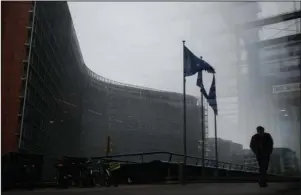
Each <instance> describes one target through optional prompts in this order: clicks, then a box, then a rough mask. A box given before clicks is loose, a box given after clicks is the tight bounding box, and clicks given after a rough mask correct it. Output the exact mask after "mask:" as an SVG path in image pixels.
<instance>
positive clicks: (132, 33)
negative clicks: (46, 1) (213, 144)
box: [68, 2, 292, 147]
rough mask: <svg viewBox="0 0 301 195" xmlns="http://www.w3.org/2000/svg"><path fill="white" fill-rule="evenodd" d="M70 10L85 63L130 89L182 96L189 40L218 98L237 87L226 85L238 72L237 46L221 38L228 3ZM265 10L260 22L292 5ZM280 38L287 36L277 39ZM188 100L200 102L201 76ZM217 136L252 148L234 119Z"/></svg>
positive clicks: (97, 5)
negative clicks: (212, 69) (206, 64)
mask: <svg viewBox="0 0 301 195" xmlns="http://www.w3.org/2000/svg"><path fill="white" fill-rule="evenodd" d="M68 4H69V7H70V10H71V14H72V18H73V23H74V26H75V29H76V32H77V36H78V39H79V43H80V47H81V50H82V53H83V56H84V60H85V63H86V65H87V66H88V67H89V68H90V69H91V70H93V71H94V72H96V73H97V74H99V75H101V76H104V77H106V78H109V79H112V80H116V81H119V82H124V83H128V84H134V85H139V86H145V87H150V88H155V89H162V90H167V91H174V92H179V93H182V89H183V88H182V87H183V85H182V67H183V48H182V40H186V46H187V47H188V48H189V49H190V50H191V51H192V52H193V53H194V54H196V55H198V56H203V59H205V60H206V61H207V62H209V63H210V64H211V65H212V66H213V67H215V69H216V72H217V74H216V76H217V86H216V88H217V97H218V98H219V94H221V93H222V92H224V91H227V90H229V89H230V87H231V85H235V82H236V81H235V78H234V77H233V78H231V77H229V76H228V77H226V78H227V80H225V75H231V74H232V72H233V73H234V72H235V69H234V68H235V63H234V62H235V60H236V58H235V52H234V46H233V45H232V44H233V43H232V40H231V38H230V35H229V34H227V33H218V32H222V31H223V30H224V29H227V26H228V23H229V21H226V20H225V19H224V18H223V17H222V15H221V14H218V13H217V12H218V11H217V8H216V7H217V6H216V5H218V4H219V5H221V4H223V3H211V2H195V3H192V2H190V3H187V2H185V3H184V2H169V3H155V2H143V3H142V2H132V3H129V2H127V3H121V2H110V3H107V2H93V3H92V2H89V3H88V2H85V3H82V2H69V3H68ZM261 5H262V13H260V15H259V17H268V16H270V15H276V14H279V13H280V12H286V11H288V10H291V8H292V4H288V3H274V2H270V3H261ZM241 14H242V15H241V17H243V13H241ZM278 31H279V30H278ZM278 31H277V30H275V29H274V30H273V29H265V30H262V31H261V36H262V37H263V39H264V37H269V36H271V35H273V34H275V33H277V32H278ZM284 33H285V32H284ZM281 35H283V33H282V34H281V33H280V34H279V35H278V36H281ZM211 78H212V76H211V75H209V74H207V75H205V78H204V83H205V88H207V89H208V88H209V85H210V83H211ZM227 86H229V87H227ZM187 94H192V95H194V96H196V97H199V96H200V92H199V88H198V87H197V86H196V76H192V77H188V78H187ZM232 99H233V98H232ZM227 101H228V100H219V99H218V105H219V107H220V109H221V110H222V108H223V107H225V106H226V107H227V106H228V107H229V106H230V107H231V105H228V104H227ZM229 101H234V100H230V99H229ZM232 106H233V105H232ZM234 107H235V105H234ZM209 115H210V118H209V135H210V136H213V135H214V134H213V121H212V115H213V113H212V111H211V109H209ZM254 131H255V129H254ZM252 133H253V132H251V134H252ZM218 136H219V137H221V138H224V139H229V140H232V141H235V142H238V143H242V144H243V145H244V147H248V141H249V137H247V136H246V135H244V134H242V133H241V132H240V130H238V129H237V128H235V121H234V122H233V120H232V119H227V118H218Z"/></svg>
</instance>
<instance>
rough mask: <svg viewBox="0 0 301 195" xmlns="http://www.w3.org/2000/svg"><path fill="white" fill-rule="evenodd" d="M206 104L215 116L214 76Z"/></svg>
mask: <svg viewBox="0 0 301 195" xmlns="http://www.w3.org/2000/svg"><path fill="white" fill-rule="evenodd" d="M208 103H209V105H210V106H211V108H212V109H213V111H214V114H215V115H217V113H218V111H217V101H216V87H215V75H213V79H212V83H211V87H210V89H209V94H208Z"/></svg>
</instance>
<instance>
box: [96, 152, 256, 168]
mask: <svg viewBox="0 0 301 195" xmlns="http://www.w3.org/2000/svg"><path fill="white" fill-rule="evenodd" d="M154 155H164V156H165V158H166V160H161V159H162V158H160V159H157V160H160V161H162V162H168V163H181V161H176V160H174V157H181V158H183V154H177V153H172V152H143V153H132V154H120V155H110V156H103V157H93V158H91V159H94V160H101V159H102V160H111V161H119V162H122V161H123V160H118V158H126V157H140V158H139V159H140V160H137V161H128V160H126V161H125V162H127V163H144V162H146V161H145V157H147V156H154ZM191 161H193V162H194V163H189V162H191ZM187 162H188V163H187V165H193V166H203V165H202V162H203V159H202V158H201V157H196V156H189V155H188V156H187ZM204 167H208V168H216V167H218V169H224V170H232V171H243V172H258V171H259V169H258V167H253V166H246V165H239V164H234V163H230V162H222V161H219V162H218V166H216V161H215V159H207V158H205V159H204Z"/></svg>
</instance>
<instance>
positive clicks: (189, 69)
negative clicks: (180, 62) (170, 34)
mask: <svg viewBox="0 0 301 195" xmlns="http://www.w3.org/2000/svg"><path fill="white" fill-rule="evenodd" d="M203 70H206V71H207V72H209V73H215V70H214V68H213V67H212V66H210V65H209V64H208V63H207V62H206V61H204V60H203V59H201V58H198V57H197V56H195V55H194V54H193V53H192V52H191V51H190V50H189V49H188V48H187V47H186V46H184V76H192V75H194V74H195V73H197V72H200V71H203Z"/></svg>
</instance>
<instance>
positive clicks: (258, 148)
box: [250, 126, 274, 187]
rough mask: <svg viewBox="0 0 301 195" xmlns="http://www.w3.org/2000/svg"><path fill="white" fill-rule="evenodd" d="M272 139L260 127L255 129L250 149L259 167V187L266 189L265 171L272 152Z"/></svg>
mask: <svg viewBox="0 0 301 195" xmlns="http://www.w3.org/2000/svg"><path fill="white" fill-rule="evenodd" d="M273 145H274V142H273V138H272V136H271V135H270V134H269V133H266V132H265V131H264V128H263V127H262V126H258V127H257V133H256V134H255V135H253V136H252V139H251V143H250V148H251V150H252V151H253V153H254V154H255V155H256V159H257V162H258V165H259V173H260V179H259V185H260V187H267V171H268V168H269V163H270V156H271V154H272V152H273Z"/></svg>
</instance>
